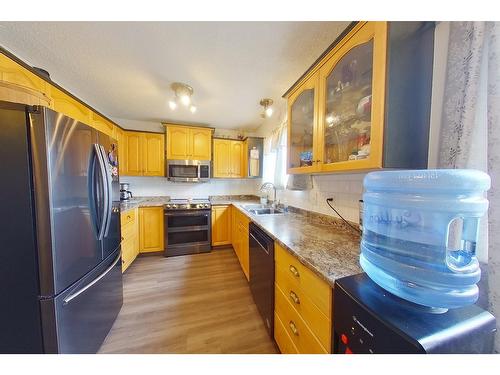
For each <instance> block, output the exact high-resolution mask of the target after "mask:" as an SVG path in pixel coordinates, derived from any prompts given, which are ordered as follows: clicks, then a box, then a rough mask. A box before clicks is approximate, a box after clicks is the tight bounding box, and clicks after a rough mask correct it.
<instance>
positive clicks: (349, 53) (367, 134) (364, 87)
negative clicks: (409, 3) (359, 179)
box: [318, 22, 387, 171]
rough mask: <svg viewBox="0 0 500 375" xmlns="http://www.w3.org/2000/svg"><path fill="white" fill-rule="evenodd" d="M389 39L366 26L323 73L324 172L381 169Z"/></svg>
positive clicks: (383, 30) (377, 27)
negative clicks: (387, 44)
mask: <svg viewBox="0 0 500 375" xmlns="http://www.w3.org/2000/svg"><path fill="white" fill-rule="evenodd" d="M386 39H387V27H386V24H385V23H378V22H368V23H366V24H364V25H363V26H362V27H361V28H360V29H359V30H358V31H357V32H356V33H355V34H354V35H353V36H352V37H351V38H350V39H349V40H347V41H346V43H344V44H343V45H341V47H340V48H338V50H337V51H335V53H334V54H333V55H332V57H331V58H330V59H329V60H328V61H326V63H325V64H324V65H323V66H322V67H321V69H320V99H319V125H318V133H319V139H318V144H319V147H318V153H319V155H318V157H319V158H320V159H321V164H320V168H321V171H341V170H353V169H369V168H370V169H371V168H380V167H382V142H383V127H384V96H385V67H386V61H385V60H386V56H385V51H386V43H387V41H386ZM318 164H319V163H318Z"/></svg>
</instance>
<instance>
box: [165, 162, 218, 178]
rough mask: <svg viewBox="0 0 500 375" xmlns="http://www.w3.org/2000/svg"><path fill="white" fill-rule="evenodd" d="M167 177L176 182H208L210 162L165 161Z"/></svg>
mask: <svg viewBox="0 0 500 375" xmlns="http://www.w3.org/2000/svg"><path fill="white" fill-rule="evenodd" d="M167 177H168V179H169V180H170V181H177V182H206V181H208V180H210V160H167Z"/></svg>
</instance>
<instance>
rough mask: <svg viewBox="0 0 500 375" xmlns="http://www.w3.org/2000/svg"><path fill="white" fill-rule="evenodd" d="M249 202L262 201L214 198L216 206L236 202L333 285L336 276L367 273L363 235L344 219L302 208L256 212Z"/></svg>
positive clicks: (252, 219)
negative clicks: (361, 257)
mask: <svg viewBox="0 0 500 375" xmlns="http://www.w3.org/2000/svg"><path fill="white" fill-rule="evenodd" d="M249 203H259V201H258V200H257V199H253V200H249V199H244V200H241V199H238V198H233V199H231V198H226V199H220V200H219V199H216V200H212V204H213V205H217V204H219V205H221V204H232V205H233V206H234V207H236V208H237V209H238V210H240V211H241V212H242V213H243V214H244V215H246V216H247V217H248V218H249V219H250V220H251V221H253V222H254V223H255V224H257V225H258V226H259V227H261V228H262V229H263V230H264V231H266V232H267V233H268V234H269V235H270V236H271V237H272V238H273V239H274V240H276V241H278V243H280V244H281V245H283V247H284V248H285V249H286V250H287V251H288V252H290V253H291V254H292V255H294V256H295V257H296V258H297V259H298V260H299V261H300V262H301V263H302V264H304V265H305V266H307V267H308V268H309V269H311V270H312V271H313V272H315V273H316V274H317V275H319V276H320V277H321V278H323V279H324V280H325V281H326V282H328V283H329V284H330V285H331V286H333V285H334V283H335V280H336V279H339V278H341V277H344V276H350V275H354V274H357V273H360V272H363V270H362V269H361V267H360V265H359V251H360V250H359V241H360V237H359V235H358V234H357V233H356V232H354V231H353V230H352V229H350V228H349V227H347V226H346V225H345V224H343V223H342V222H341V221H340V220H337V219H335V218H328V219H325V217H324V216H323V215H309V214H307V213H306V212H304V211H301V210H297V212H287V213H286V214H284V215H254V214H251V213H249V212H247V211H246V210H245V209H244V208H243V207H242V205H244V204H249ZM291 210H292V208H291V209H290V211H291ZM294 211H295V210H294ZM321 216H323V217H321Z"/></svg>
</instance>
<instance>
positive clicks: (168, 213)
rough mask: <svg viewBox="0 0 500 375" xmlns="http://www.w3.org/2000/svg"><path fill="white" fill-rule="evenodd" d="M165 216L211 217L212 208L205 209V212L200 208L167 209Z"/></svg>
mask: <svg viewBox="0 0 500 375" xmlns="http://www.w3.org/2000/svg"><path fill="white" fill-rule="evenodd" d="M165 216H205V217H209V216H210V209H207V210H203V212H201V213H200V211H199V210H197V211H181V210H178V211H165Z"/></svg>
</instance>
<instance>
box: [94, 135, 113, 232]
mask: <svg viewBox="0 0 500 375" xmlns="http://www.w3.org/2000/svg"><path fill="white" fill-rule="evenodd" d="M94 148H95V152H96V155H97V160H98V161H99V168H100V170H101V177H102V187H103V201H104V204H103V207H102V215H101V218H102V220H101V227H100V228H99V234H98V235H97V239H98V240H102V239H103V238H104V233H105V230H106V223H107V217H108V205H109V203H110V202H109V191H108V177H107V170H106V165H105V164H104V158H103V156H102V146H101V145H99V144H97V143H96V144H94Z"/></svg>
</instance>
